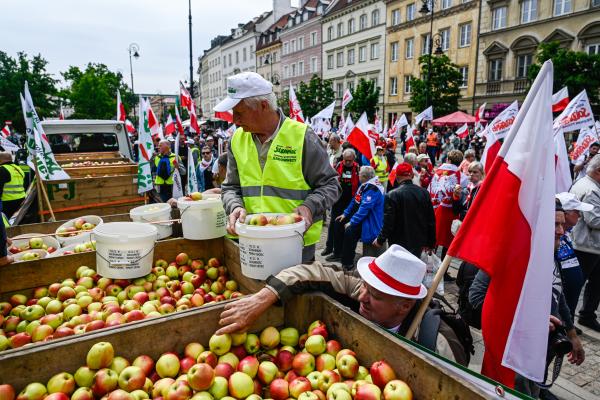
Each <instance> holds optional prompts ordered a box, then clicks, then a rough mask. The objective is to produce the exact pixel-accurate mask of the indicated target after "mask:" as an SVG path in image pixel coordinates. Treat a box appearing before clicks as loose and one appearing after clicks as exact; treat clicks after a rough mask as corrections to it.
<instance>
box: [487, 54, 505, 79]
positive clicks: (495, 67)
mask: <svg viewBox="0 0 600 400" xmlns="http://www.w3.org/2000/svg"><path fill="white" fill-rule="evenodd" d="M488 65H489V67H488V81H492V82H493V81H500V80H502V68H503V66H504V60H503V59H502V58H496V59H493V60H490V61H489V64H488Z"/></svg>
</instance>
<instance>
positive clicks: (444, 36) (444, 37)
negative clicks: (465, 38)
mask: <svg viewBox="0 0 600 400" xmlns="http://www.w3.org/2000/svg"><path fill="white" fill-rule="evenodd" d="M440 38H441V42H442V43H441V45H442V50H444V51H446V50H448V49H449V48H450V28H448V29H443V30H441V31H440Z"/></svg>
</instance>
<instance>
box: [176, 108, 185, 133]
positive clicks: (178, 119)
mask: <svg viewBox="0 0 600 400" xmlns="http://www.w3.org/2000/svg"><path fill="white" fill-rule="evenodd" d="M175 128H177V132H179V134H181V135H183V133H184V132H183V123H182V122H181V117H180V116H179V110H178V109H177V107H175Z"/></svg>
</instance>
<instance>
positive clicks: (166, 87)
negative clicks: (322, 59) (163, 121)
mask: <svg viewBox="0 0 600 400" xmlns="http://www.w3.org/2000/svg"><path fill="white" fill-rule="evenodd" d="M295 3H297V1H292V4H295ZM271 9H272V0H219V1H212V0H192V24H193V26H192V34H193V36H192V42H193V55H194V79H195V80H196V81H197V80H198V77H197V74H196V70H197V68H198V61H197V60H198V57H199V56H200V55H202V53H203V51H204V50H205V49H208V47H209V46H210V40H211V39H212V38H213V37H215V36H217V35H220V34H229V33H230V29H231V28H233V27H234V26H236V25H237V24H238V23H241V22H247V21H249V20H250V19H252V18H253V17H255V16H258V15H259V14H261V13H262V12H264V11H268V10H271ZM132 42H135V43H137V44H138V45H139V47H140V58H139V59H137V60H135V59H134V60H133V79H134V89H135V92H136V93H163V94H168V93H171V94H174V93H176V92H177V91H178V82H179V80H182V81H183V80H185V79H188V80H189V52H188V49H189V43H188V1H187V0H37V1H36V0H0V50H2V51H5V52H7V53H8V54H9V55H11V56H12V57H15V56H16V54H17V52H18V51H25V52H26V53H27V54H29V55H32V54H38V53H41V55H42V56H43V57H44V58H45V59H46V60H48V61H49V64H48V70H49V72H51V73H53V74H55V75H56V77H58V78H59V77H60V75H59V72H62V71H65V70H66V69H67V68H68V66H69V65H77V66H79V67H84V66H85V65H86V64H87V63H88V62H98V63H104V64H106V65H107V66H108V68H109V69H110V70H112V71H119V72H121V73H122V74H123V75H124V77H125V81H126V82H127V84H128V85H131V82H130V73H129V54H128V51H127V48H128V47H129V44H130V43H132Z"/></svg>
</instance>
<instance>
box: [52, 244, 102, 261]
mask: <svg viewBox="0 0 600 400" xmlns="http://www.w3.org/2000/svg"><path fill="white" fill-rule="evenodd" d="M86 243H92V242H83V243H75V244H70V245H68V246H65V247H61V248H60V249H58V250H56V251H55V252H54V253H50V254H48V258H53V257H62V256H64V255H65V253H67V254H66V255H70V254H71V253H72V254H80V253H77V252H75V247H77V246H80V245H83V244H86ZM95 246H96V244H95V243H94V244H93V247H92V248H91V249H87V250H85V251H84V253H87V252H90V251H94V250H95Z"/></svg>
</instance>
